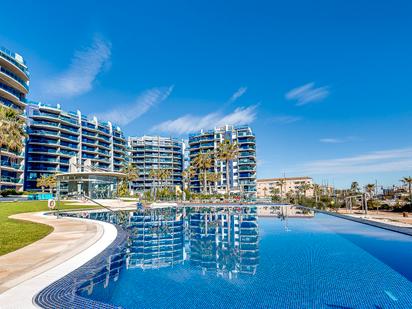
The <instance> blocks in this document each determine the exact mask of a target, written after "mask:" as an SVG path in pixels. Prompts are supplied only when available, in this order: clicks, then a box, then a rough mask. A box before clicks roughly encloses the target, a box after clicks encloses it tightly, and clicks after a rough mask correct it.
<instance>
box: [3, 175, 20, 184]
mask: <svg viewBox="0 0 412 309" xmlns="http://www.w3.org/2000/svg"><path fill="white" fill-rule="evenodd" d="M1 181H2V182H8V183H23V180H22V179H20V178H16V177H6V176H2V177H1Z"/></svg>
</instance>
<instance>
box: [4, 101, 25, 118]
mask: <svg viewBox="0 0 412 309" xmlns="http://www.w3.org/2000/svg"><path fill="white" fill-rule="evenodd" d="M0 103H1V104H3V105H4V106H7V107H10V108H12V109H14V110H16V111H18V112H19V113H21V114H23V113H24V108H22V107H21V106H19V105H16V104H14V103H13V102H12V101H9V100H7V99H5V98H3V97H0Z"/></svg>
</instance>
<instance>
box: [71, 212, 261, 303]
mask: <svg viewBox="0 0 412 309" xmlns="http://www.w3.org/2000/svg"><path fill="white" fill-rule="evenodd" d="M83 217H88V218H91V219H97V220H103V221H108V222H112V223H116V224H118V225H120V226H123V227H124V228H125V229H126V230H127V231H128V235H129V236H128V240H127V242H126V245H125V248H122V250H120V252H119V253H116V254H114V255H111V256H109V258H108V260H107V264H106V265H104V267H101V268H100V269H98V270H96V271H95V275H94V276H89V277H88V278H87V279H86V280H84V281H83V282H82V283H81V284H79V289H78V292H79V293H80V294H81V295H85V293H87V295H90V294H91V293H92V292H93V288H94V287H95V286H96V285H100V287H103V288H106V287H107V286H108V284H109V282H110V281H111V280H113V281H117V279H118V278H119V275H121V272H123V271H127V269H142V270H149V269H152V270H153V269H159V268H166V267H175V266H176V265H185V266H186V265H189V267H190V268H191V269H192V270H194V271H195V270H196V269H197V270H198V271H199V272H200V273H201V274H203V275H206V274H213V273H215V274H216V276H219V277H223V278H228V279H233V278H236V277H238V276H239V275H240V274H242V275H246V276H253V275H255V274H256V271H257V268H258V265H259V229H258V218H257V208H256V207H250V206H248V207H210V208H206V207H184V208H161V209H142V210H138V211H133V212H130V211H122V212H116V213H114V212H92V213H87V214H83Z"/></svg>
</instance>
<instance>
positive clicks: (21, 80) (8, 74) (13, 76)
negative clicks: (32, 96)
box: [0, 66, 29, 91]
mask: <svg viewBox="0 0 412 309" xmlns="http://www.w3.org/2000/svg"><path fill="white" fill-rule="evenodd" d="M0 72H3V73H4V74H6V75H7V76H9V77H11V78H12V79H14V80H15V81H17V82H18V83H19V84H20V85H22V86H23V87H24V88H25V89H26V90H27V91H29V86H28V85H27V84H26V83H25V82H24V80H23V79H21V78H20V77H18V76H17V75H16V74H14V73H13V72H11V71H9V70H7V69H6V68H5V67H2V66H0Z"/></svg>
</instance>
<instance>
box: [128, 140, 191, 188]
mask: <svg viewBox="0 0 412 309" xmlns="http://www.w3.org/2000/svg"><path fill="white" fill-rule="evenodd" d="M128 144H129V152H130V163H132V165H133V166H134V167H135V168H136V169H137V172H138V174H139V179H138V180H136V181H134V182H133V184H132V189H133V190H135V191H138V192H143V191H149V190H152V189H153V188H154V187H156V186H159V185H160V184H159V180H158V179H153V178H151V177H150V171H151V170H158V169H163V170H169V171H170V173H171V174H170V178H169V179H165V180H164V184H162V186H166V187H169V188H175V187H176V186H178V187H179V188H182V186H183V177H182V173H183V151H184V145H183V142H182V141H180V140H178V139H174V138H171V137H161V136H140V137H129V140H128Z"/></svg>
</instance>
